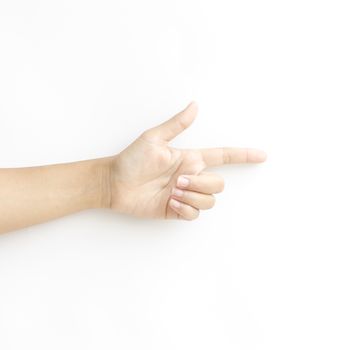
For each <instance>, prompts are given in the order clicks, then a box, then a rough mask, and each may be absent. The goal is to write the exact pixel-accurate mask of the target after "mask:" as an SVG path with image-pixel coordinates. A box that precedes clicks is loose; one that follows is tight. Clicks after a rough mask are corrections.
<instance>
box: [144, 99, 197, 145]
mask: <svg viewBox="0 0 350 350" xmlns="http://www.w3.org/2000/svg"><path fill="white" fill-rule="evenodd" d="M197 112H198V107H197V104H196V103H195V102H194V101H192V102H191V103H190V104H189V105H188V106H187V107H186V108H185V109H184V110H183V111H181V112H179V113H178V114H175V115H174V116H173V117H172V118H170V119H169V120H167V121H165V122H163V123H162V124H160V125H158V126H155V127H154V128H152V129H149V130H148V131H147V132H146V133H148V134H149V135H150V136H152V137H156V138H159V139H162V140H164V141H170V140H172V139H173V138H175V137H176V136H177V135H179V134H180V133H181V132H183V131H184V130H185V129H187V128H188V127H189V126H190V125H191V124H192V122H193V121H194V119H195V118H196V116H197Z"/></svg>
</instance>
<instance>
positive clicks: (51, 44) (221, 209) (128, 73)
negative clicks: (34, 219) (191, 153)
mask: <svg viewBox="0 0 350 350" xmlns="http://www.w3.org/2000/svg"><path fill="white" fill-rule="evenodd" d="M349 17H350V11H349V8H348V1H345V0H344V1H337V0H332V1H331V0H329V1H320V0H318V1H316V0H315V1H311V0H293V1H277V0H275V1H272V0H268V1H258V0H256V1H251V0H244V1H243V0H242V1H221V0H216V1H203V0H202V1H194V0H186V1H178V0H177V1H155V0H148V1H141V0H139V1H130V0H124V1H112V0H111V1H104V0H102V1H101V0H99V1H97V0H95V1H86V0H84V1H82V0H81V1H78V0H69V1H68V0H67V1H17V0H0V147H1V151H0V166H1V167H18V166H33V165H40V164H49V163H60V162H69V161H75V160H82V159H89V158H95V157H102V156H107V155H112V154H114V153H117V152H119V151H120V150H121V149H123V148H124V147H125V146H127V145H128V144H129V143H130V142H131V141H132V140H133V139H134V138H135V137H136V136H138V135H139V133H141V132H142V131H143V130H144V129H145V128H148V127H151V126H154V125H156V124H158V123H159V122H161V121H163V120H165V119H167V118H168V117H170V116H172V115H173V114H175V113H176V112H178V111H179V110H180V109H182V108H183V107H184V106H185V105H186V104H187V103H188V102H189V101H191V100H193V99H194V100H196V101H197V102H198V104H199V110H200V111H199V116H198V118H197V120H196V121H195V123H194V124H193V125H192V126H191V128H190V129H189V130H187V131H186V132H185V133H184V134H182V135H181V136H180V137H179V138H178V139H176V141H175V142H174V145H175V146H177V147H192V146H193V147H209V146H251V147H259V148H262V149H264V150H266V151H267V152H268V155H269V158H268V161H267V162H266V163H265V164H261V165H247V166H226V167H224V168H218V169H213V170H214V171H217V172H218V173H220V174H221V175H223V176H224V177H225V179H226V188H225V191H224V192H223V193H221V194H219V195H218V196H217V199H218V200H217V204H216V206H215V207H214V208H213V209H212V210H209V211H206V212H202V214H201V216H200V218H199V219H198V220H196V221H193V222H186V221H185V222H182V221H166V222H165V221H158V222H150V221H147V222H146V221H143V220H135V219H133V218H130V217H126V216H120V215H115V214H113V213H111V212H109V211H95V210H91V211H89V212H84V213H79V214H76V215H72V216H69V217H66V218H64V219H60V220H56V221H53V222H50V223H47V224H42V225H39V226H36V227H31V228H28V229H24V230H20V231H17V232H13V233H8V234H4V235H2V236H1V237H0V348H1V350H9V349H36V350H40V349H50V350H54V349H87V350H89V349H123V350H124V349H125V350H126V349H167V350H172V349H181V350H187V349H220V350H226V349H237V350H239V349H249V350H250V349H259V350H260V349H266V350H275V349H276V350H277V349H278V350H280V349H293V350H294V349H308V350H309V349H337V350H342V349H349V348H350V335H349V334H350V333H349V330H350V316H349V315H350V301H349V299H350V298H349V295H350V283H349V270H350V255H349V250H350V249H349V248H350V224H349V206H350V200H349V198H350V187H349V179H350V170H349V150H350V140H349V126H348V119H349V117H350V113H349V112H350V103H349V96H350V69H349V67H350V65H349V62H350V50H349V45H350V44H349V43H350V21H349ZM0 200H1V198H0ZM0 219H1V218H0Z"/></svg>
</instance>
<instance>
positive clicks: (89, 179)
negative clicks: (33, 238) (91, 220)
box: [0, 158, 110, 233]
mask: <svg viewBox="0 0 350 350" xmlns="http://www.w3.org/2000/svg"><path fill="white" fill-rule="evenodd" d="M109 172H110V158H101V159H93V160H87V161H80V162H74V163H65V164H54V165H46V166H40V167H29V168H12V169H0V233H2V232H7V231H11V230H15V229H19V228H23V227H26V226H30V225H34V224H37V223H41V222H45V221H48V220H52V219H55V218H59V217H62V216H65V215H68V214H72V213H75V212H78V211H81V210H85V209H92V208H101V207H109V201H110V193H109V191H110V189H109Z"/></svg>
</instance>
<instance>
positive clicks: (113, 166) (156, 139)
mask: <svg viewBox="0 0 350 350" xmlns="http://www.w3.org/2000/svg"><path fill="white" fill-rule="evenodd" d="M196 115H197V105H196V104H195V103H194V102H192V103H190V104H189V105H188V106H187V107H186V108H185V109H184V110H183V111H182V112H180V113H178V114H176V115H175V116H174V117H172V118H171V119H169V120H168V121H166V122H164V123H162V124H160V125H158V126H156V127H154V128H151V129H149V130H147V131H145V132H144V133H142V134H141V135H140V136H139V137H138V138H137V139H136V140H135V141H134V142H133V143H132V144H130V145H129V146H128V147H127V148H126V149H125V150H123V151H122V152H121V153H120V154H118V155H116V156H115V157H111V163H110V190H109V191H108V192H109V197H110V207H111V208H112V209H113V210H115V211H118V212H121V213H126V214H131V215H134V216H137V217H143V218H162V219H185V220H193V219H196V218H197V217H198V215H199V211H200V210H201V209H209V208H211V207H213V205H214V203H215V197H214V195H213V194H214V193H219V192H221V191H222V190H223V189H224V180H223V179H222V177H221V176H219V175H216V174H213V173H209V172H204V171H203V170H204V169H206V168H208V167H213V166H221V165H223V164H233V163H259V162H263V161H265V159H266V154H265V152H263V151H260V150H256V149H251V148H228V147H224V148H212V149H177V148H173V147H170V146H169V145H168V143H169V142H170V141H171V140H172V139H173V138H174V137H176V136H177V135H178V134H180V133H181V132H182V131H184V130H185V129H186V128H188V127H189V126H190V125H191V123H192V122H193V120H194V119H195V117H196Z"/></svg>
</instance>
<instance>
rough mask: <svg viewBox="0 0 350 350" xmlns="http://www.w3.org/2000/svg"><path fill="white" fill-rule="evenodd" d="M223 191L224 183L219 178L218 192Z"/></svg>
mask: <svg viewBox="0 0 350 350" xmlns="http://www.w3.org/2000/svg"><path fill="white" fill-rule="evenodd" d="M224 189H225V181H224V179H222V178H220V179H219V181H218V192H222V191H223V190H224Z"/></svg>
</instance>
